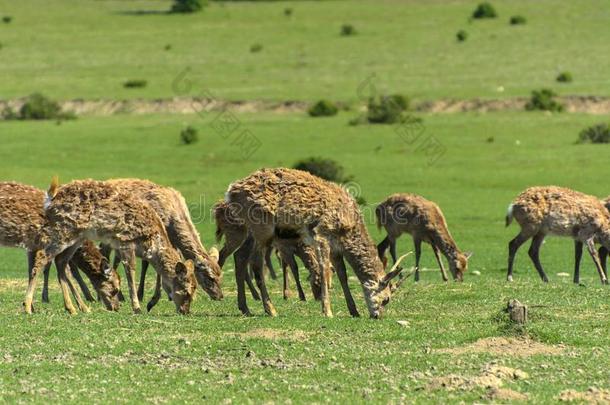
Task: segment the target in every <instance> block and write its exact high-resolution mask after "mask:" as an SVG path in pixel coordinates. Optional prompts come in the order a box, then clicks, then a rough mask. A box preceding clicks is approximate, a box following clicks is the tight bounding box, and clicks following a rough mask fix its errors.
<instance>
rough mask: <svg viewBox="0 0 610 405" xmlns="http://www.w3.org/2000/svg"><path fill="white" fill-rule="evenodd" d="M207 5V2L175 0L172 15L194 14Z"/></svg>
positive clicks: (203, 0)
mask: <svg viewBox="0 0 610 405" xmlns="http://www.w3.org/2000/svg"><path fill="white" fill-rule="evenodd" d="M205 5H207V1H206V0H174V4H173V5H172V8H171V10H170V11H171V12H172V13H194V12H195V11H199V10H201V9H202V8H203V6H205Z"/></svg>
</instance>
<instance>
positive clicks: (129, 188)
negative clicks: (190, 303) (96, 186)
mask: <svg viewBox="0 0 610 405" xmlns="http://www.w3.org/2000/svg"><path fill="white" fill-rule="evenodd" d="M107 182H108V184H110V185H112V186H114V187H116V188H117V189H119V190H121V191H122V192H125V193H131V194H132V195H133V196H134V197H136V198H139V199H141V201H143V202H144V203H146V204H148V205H150V207H151V208H153V210H154V211H155V212H156V213H157V214H158V216H159V217H160V218H161V220H162V221H163V225H164V226H165V230H166V232H167V235H168V236H169V239H170V241H171V243H172V245H173V246H174V247H175V248H176V249H178V251H179V252H180V253H181V254H182V256H183V257H184V258H185V259H188V260H192V261H193V263H194V265H195V276H196V277H197V281H198V283H199V285H200V286H201V287H202V288H203V290H204V291H205V292H206V293H207V294H208V295H209V297H210V298H211V299H213V300H221V299H222V298H223V293H222V288H221V285H222V271H221V269H220V266H219V265H218V252H217V251H216V250H215V249H212V250H210V252H208V251H206V249H205V248H204V247H203V245H202V244H201V239H200V236H199V233H198V232H197V229H196V228H195V225H194V224H193V221H192V220H191V216H190V213H189V209H188V206H187V204H186V201H185V199H184V197H183V196H182V194H180V192H179V191H177V190H175V189H173V188H171V187H166V186H160V185H158V184H155V183H153V182H151V181H149V180H142V179H111V180H108V181H107ZM111 250H112V249H110V248H109V246H107V245H106V246H102V252H103V254H104V255H105V256H106V257H107V258H108V259H109V256H110V252H111ZM119 262H120V256H119V255H115V262H114V265H113V268H115V269H116V268H117V267H118V265H119ZM147 270H148V261H146V260H142V269H141V273H140V282H139V286H138V300H142V299H143V297H144V286H145V279H146V272H147ZM162 285H163V284H162V283H161V278H160V274H159V273H158V274H157V282H156V286H155V293H154V295H153V298H152V299H151V301H150V302H149V303H148V305H147V310H148V311H150V310H151V309H152V308H153V307H154V306H155V304H156V303H157V302H158V300H159V298H160V287H161V286H162ZM168 295H169V291H168Z"/></svg>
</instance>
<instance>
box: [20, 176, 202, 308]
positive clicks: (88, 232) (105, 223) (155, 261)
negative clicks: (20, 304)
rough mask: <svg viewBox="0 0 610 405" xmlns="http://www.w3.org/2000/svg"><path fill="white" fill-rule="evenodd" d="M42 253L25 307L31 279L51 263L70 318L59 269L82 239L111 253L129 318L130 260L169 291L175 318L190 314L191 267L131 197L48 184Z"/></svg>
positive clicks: (88, 185)
mask: <svg viewBox="0 0 610 405" xmlns="http://www.w3.org/2000/svg"><path fill="white" fill-rule="evenodd" d="M40 239H41V240H42V243H43V245H44V250H41V251H39V252H38V254H37V255H36V256H37V260H36V265H35V266H34V268H33V269H32V276H31V277H30V283H29V285H28V291H27V294H26V308H28V307H29V306H31V302H32V297H33V294H34V289H35V280H36V275H37V274H38V273H39V272H40V270H41V269H42V267H43V266H44V265H45V264H46V263H48V262H49V261H51V260H52V259H54V258H57V259H56V263H57V271H58V273H59V278H60V284H61V287H62V292H63V296H64V305H65V307H66V310H68V312H70V313H71V314H73V313H75V312H76V311H75V309H74V307H73V305H72V302H71V300H70V297H69V295H68V290H67V283H66V274H65V266H66V264H67V262H68V260H69V259H70V258H71V257H72V255H73V253H74V252H75V251H76V249H78V247H79V246H80V245H81V244H82V243H83V242H84V240H86V239H91V240H100V241H103V242H106V243H108V244H110V245H111V246H112V248H113V249H115V250H117V251H118V252H119V254H120V257H121V261H122V263H123V266H124V267H125V273H126V276H127V283H128V285H129V296H130V299H131V305H132V308H133V311H134V312H135V313H140V303H139V300H138V297H137V292H136V288H135V260H136V259H135V258H136V255H138V256H139V257H142V258H144V259H146V260H147V261H149V262H150V263H151V264H152V265H153V267H154V268H155V269H156V270H157V272H158V273H160V274H161V277H162V279H163V283H164V284H165V285H166V286H169V287H170V288H171V290H172V299H173V301H174V304H175V305H176V309H177V311H178V312H179V313H182V314H186V313H188V312H189V310H190V305H191V301H192V299H193V296H194V294H195V290H196V288H197V280H196V278H195V275H194V265H193V262H192V261H190V260H187V261H186V262H182V259H181V257H180V254H179V253H178V251H177V250H175V249H174V248H173V247H172V244H171V242H170V240H169V237H168V235H167V232H166V231H165V227H164V226H163V222H162V221H161V219H160V218H159V216H158V215H157V213H156V212H155V211H154V210H153V209H152V208H151V207H150V206H149V205H148V204H146V203H143V202H142V201H141V200H140V199H139V198H136V197H134V196H133V195H132V193H128V192H124V191H122V190H120V189H119V188H117V187H116V186H114V185H112V184H109V183H107V182H102V181H94V180H83V181H73V182H71V183H68V184H66V185H64V186H62V187H59V185H58V184H57V179H54V181H53V182H52V183H51V187H50V188H49V191H48V193H47V201H46V202H45V224H44V226H43V229H42V233H41V236H40Z"/></svg>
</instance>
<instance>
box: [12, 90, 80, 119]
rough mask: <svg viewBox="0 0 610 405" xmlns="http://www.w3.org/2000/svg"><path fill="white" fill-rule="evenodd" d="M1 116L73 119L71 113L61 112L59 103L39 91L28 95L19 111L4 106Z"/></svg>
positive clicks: (73, 116)
mask: <svg viewBox="0 0 610 405" xmlns="http://www.w3.org/2000/svg"><path fill="white" fill-rule="evenodd" d="M2 117H3V118H4V119H7V120H58V121H60V120H69V119H75V118H76V116H75V115H74V114H73V113H67V112H62V111H61V107H60V106H59V104H58V103H57V102H55V101H53V100H50V99H48V98H47V97H45V96H43V95H42V94H40V93H34V94H32V95H30V96H29V97H28V98H27V99H26V100H25V102H24V103H23V105H22V106H21V108H20V109H19V111H14V110H12V109H11V108H6V109H5V110H4V111H3V112H2Z"/></svg>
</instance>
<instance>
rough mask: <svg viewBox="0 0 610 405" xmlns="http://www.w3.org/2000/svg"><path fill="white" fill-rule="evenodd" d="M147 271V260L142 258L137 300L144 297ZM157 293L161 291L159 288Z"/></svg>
mask: <svg viewBox="0 0 610 405" xmlns="http://www.w3.org/2000/svg"><path fill="white" fill-rule="evenodd" d="M147 271H148V262H147V261H146V260H142V269H141V270H140V284H139V285H138V300H140V301H142V300H143V299H144V287H145V284H146V272H147ZM155 292H156V291H155ZM159 293H161V290H160V289H159Z"/></svg>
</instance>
